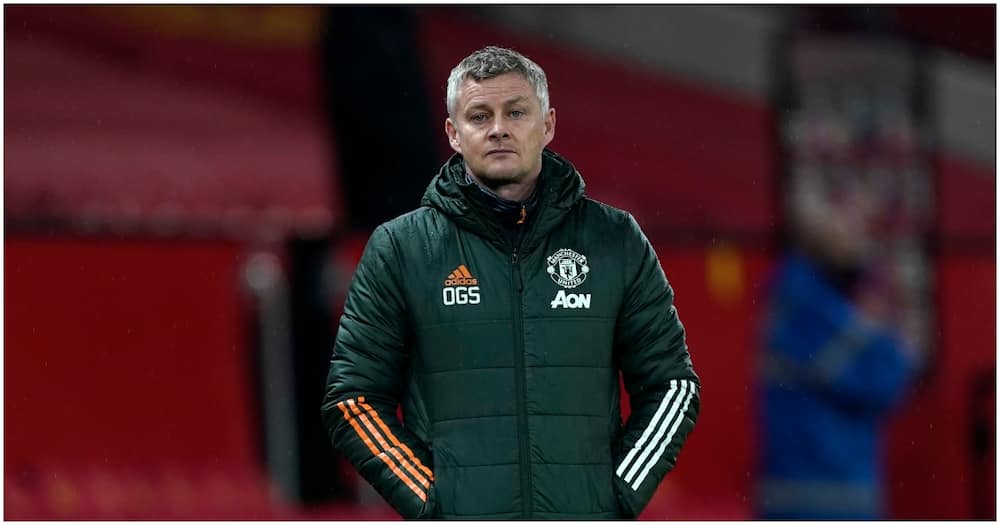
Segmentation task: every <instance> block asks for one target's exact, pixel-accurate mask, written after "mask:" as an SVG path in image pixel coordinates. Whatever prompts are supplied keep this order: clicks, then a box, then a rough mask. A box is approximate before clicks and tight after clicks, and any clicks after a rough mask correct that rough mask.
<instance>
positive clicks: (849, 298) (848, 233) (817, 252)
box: [755, 210, 920, 520]
mask: <svg viewBox="0 0 1000 525" xmlns="http://www.w3.org/2000/svg"><path fill="white" fill-rule="evenodd" d="M838 211H843V210H838ZM800 217H801V218H802V219H803V220H802V221H801V222H800V224H798V225H797V226H798V231H797V233H798V234H799V235H798V238H797V243H796V244H795V245H794V246H793V247H792V248H791V249H790V250H789V252H788V253H787V254H786V256H785V257H784V258H783V260H782V261H781V263H780V264H779V267H778V269H777V272H776V274H775V277H774V281H773V283H772V286H771V290H770V291H771V300H770V306H769V310H768V315H767V319H766V322H765V326H764V334H763V335H764V337H763V356H762V362H761V370H760V391H761V399H760V401H761V403H760V405H759V407H760V410H761V411H762V414H761V415H762V418H761V424H760V426H759V428H760V431H761V433H762V435H761V436H760V437H761V438H762V439H761V443H760V450H761V457H760V465H759V467H760V472H759V476H758V486H757V494H756V509H755V510H756V513H757V517H758V518H761V519H798V520H826V519H837V520H863V519H881V518H883V517H884V512H885V494H884V488H883V481H884V472H883V468H882V465H881V462H882V458H883V443H882V441H883V434H884V432H883V427H884V424H885V421H886V416H887V415H888V413H889V411H890V410H891V409H892V408H894V407H896V406H897V405H898V404H899V403H900V401H901V400H902V398H903V397H904V395H905V392H906V387H907V386H908V384H909V383H910V381H911V380H912V378H913V377H914V375H915V372H916V370H917V367H918V363H919V361H920V359H919V358H918V357H917V354H916V352H915V351H914V349H913V348H912V346H911V345H908V344H907V343H906V342H904V341H903V340H902V339H901V337H900V336H899V335H898V334H897V333H896V332H895V331H894V330H892V329H891V328H890V327H889V326H888V324H887V323H885V322H884V321H883V319H884V317H885V314H886V313H887V312H886V311H885V309H886V306H885V303H884V301H880V300H879V297H880V290H879V289H878V287H877V286H873V284H872V283H873V282H877V280H873V279H871V278H870V277H871V272H870V266H869V265H868V264H867V263H866V261H867V260H869V254H870V253H871V246H872V244H873V243H871V242H867V241H866V239H867V240H870V238H869V237H868V236H867V235H866V232H865V230H864V227H863V221H861V220H856V218H854V219H852V217H851V215H850V214H849V213H846V214H845V213H830V214H826V215H824V216H822V217H818V216H816V215H813V216H811V217H809V216H800ZM882 296H883V297H884V295H882Z"/></svg>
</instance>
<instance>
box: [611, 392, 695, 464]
mask: <svg viewBox="0 0 1000 525" xmlns="http://www.w3.org/2000/svg"><path fill="white" fill-rule="evenodd" d="M677 382H678V380H676V379H671V380H670V389H668V390H667V393H666V394H664V396H663V400H662V401H660V406H659V407H658V408H657V409H656V413H655V414H653V418H652V419H651V420H650V421H649V424H648V425H646V429H645V430H644V431H643V433H642V436H640V437H639V440H638V441H636V442H635V445H634V446H633V447H632V450H629V452H628V455H627V456H625V459H624V460H622V462H621V464H620V465H618V469H617V470H616V471H615V473H616V474H617V475H618V477H622V474H623V473H624V472H625V469H626V468H628V466H629V465H630V464H631V463H632V460H633V459H635V456H636V454H639V453H640V452H642V451H643V445H645V444H646V440H648V439H649V436H650V435H652V434H653V432H654V431H655V430H656V429H657V427H659V423H660V418H661V417H663V413H664V411H666V410H667V407H671V411H670V412H671V414H672V413H674V412H676V410H677V408H676V407H677V405H679V404H680V397H681V395H683V391H680V392H678V389H677ZM680 383H681V386H682V387H683V386H684V384H685V383H687V380H685V379H681V380H680ZM667 420H668V421H669V420H670V416H667ZM653 446H655V445H653ZM648 455H649V452H646V453H645V455H644V456H643V457H645V456H648ZM639 462H640V463H641V462H642V461H641V460H640V461H639ZM633 470H635V469H634V468H633ZM631 475H634V474H630V477H631ZM626 481H630V480H629V479H626Z"/></svg>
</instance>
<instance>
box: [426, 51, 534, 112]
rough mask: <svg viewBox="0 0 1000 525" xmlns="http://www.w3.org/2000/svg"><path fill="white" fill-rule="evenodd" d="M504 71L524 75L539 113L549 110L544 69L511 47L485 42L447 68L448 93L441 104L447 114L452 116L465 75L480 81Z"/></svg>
mask: <svg viewBox="0 0 1000 525" xmlns="http://www.w3.org/2000/svg"><path fill="white" fill-rule="evenodd" d="M504 73H517V74H519V75H521V76H523V77H524V78H525V80H527V81H528V83H530V84H531V86H532V87H534V88H535V94H536V95H538V100H540V101H541V102H542V114H545V113H548V111H549V81H548V80H547V79H546V78H545V71H542V68H541V67H540V66H539V65H538V64H536V63H535V62H534V61H532V60H531V59H530V58H528V57H526V56H524V55H522V54H521V53H518V52H517V51H514V50H513V49H507V48H503V47H497V46H487V47H484V48H482V49H480V50H479V51H476V52H474V53H472V54H471V55H469V56H467V57H465V58H464V59H463V60H462V61H461V62H459V63H458V65H457V66H455V68H454V69H452V70H451V74H450V75H448V94H447V96H446V98H445V104H446V105H447V108H448V116H450V117H452V118H454V117H455V110H456V109H458V108H457V107H456V106H457V105H458V90H459V88H460V87H462V82H465V79H467V78H471V79H473V80H475V81H476V82H481V81H483V80H486V79H488V78H493V77H497V76H500V75H503V74H504Z"/></svg>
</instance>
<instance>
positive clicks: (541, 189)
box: [421, 149, 585, 253]
mask: <svg viewBox="0 0 1000 525" xmlns="http://www.w3.org/2000/svg"><path fill="white" fill-rule="evenodd" d="M584 188H585V184H584V182H583V177H581V176H580V173H579V172H578V171H577V170H576V168H575V167H574V166H573V165H572V164H571V163H570V162H569V161H568V160H566V159H565V158H563V157H562V156H561V155H559V154H557V153H555V152H553V151H551V150H548V149H545V150H543V151H542V172H541V174H540V175H539V180H538V189H537V190H536V192H537V193H538V197H537V198H538V204H537V206H536V209H535V211H534V216H533V217H532V218H531V219H530V220H529V221H528V223H527V224H526V225H525V231H524V234H523V236H522V239H523V240H522V241H521V246H520V250H521V251H522V252H524V253H527V252H530V251H531V250H532V249H534V248H535V247H536V246H537V245H538V244H539V243H540V242H541V240H542V239H544V238H545V236H546V235H548V234H549V232H551V231H552V229H553V228H555V227H556V226H557V225H558V224H559V223H560V222H562V220H563V219H564V218H565V217H566V214H567V213H568V212H569V211H570V210H571V209H572V208H573V207H574V206H576V205H577V203H579V202H580V200H581V199H583V195H584ZM421 205H423V206H430V207H432V208H435V209H438V210H440V211H441V212H442V213H444V214H445V215H447V216H448V217H449V218H450V219H451V220H452V221H454V222H455V223H456V224H457V225H458V226H459V227H460V228H462V229H465V230H468V231H470V232H472V233H475V234H477V235H479V236H481V237H484V238H486V239H487V240H489V241H490V242H492V243H493V244H495V245H497V246H498V247H499V248H501V249H504V250H510V249H513V248H514V247H513V246H511V245H510V243H509V241H507V240H506V238H505V236H504V234H503V227H502V225H501V224H500V223H499V219H498V218H497V215H496V213H495V211H493V210H492V209H491V207H490V203H489V201H488V200H487V199H486V198H485V196H484V195H483V194H482V191H481V190H480V189H479V187H478V186H477V185H476V183H475V182H470V181H469V180H467V178H466V176H465V161H464V159H463V158H462V156H461V155H459V154H455V155H453V156H452V157H451V158H450V159H448V161H447V162H446V163H445V164H444V166H442V167H441V170H440V171H439V172H438V174H437V175H436V176H435V177H434V179H433V180H432V181H431V183H430V184H429V185H428V187H427V191H426V192H424V198H423V199H422V201H421Z"/></svg>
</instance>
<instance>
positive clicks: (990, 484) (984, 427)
mask: <svg viewBox="0 0 1000 525" xmlns="http://www.w3.org/2000/svg"><path fill="white" fill-rule="evenodd" d="M970 390H971V391H972V392H971V396H970V398H971V400H972V402H971V405H970V412H971V414H970V416H971V417H970V420H971V422H972V425H971V426H972V428H971V429H970V436H971V437H972V443H971V446H970V447H969V452H970V454H969V460H970V461H971V463H972V465H971V466H972V469H971V472H972V476H973V484H972V486H973V493H972V512H973V516H972V518H973V519H977V520H995V519H996V516H997V505H996V504H997V500H996V494H997V478H996V464H997V371H996V368H994V369H993V370H984V371H981V372H980V373H979V374H978V375H977V376H976V377H975V379H974V381H973V384H972V385H971V387H970Z"/></svg>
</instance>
